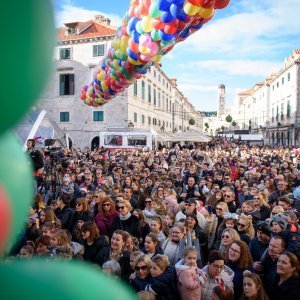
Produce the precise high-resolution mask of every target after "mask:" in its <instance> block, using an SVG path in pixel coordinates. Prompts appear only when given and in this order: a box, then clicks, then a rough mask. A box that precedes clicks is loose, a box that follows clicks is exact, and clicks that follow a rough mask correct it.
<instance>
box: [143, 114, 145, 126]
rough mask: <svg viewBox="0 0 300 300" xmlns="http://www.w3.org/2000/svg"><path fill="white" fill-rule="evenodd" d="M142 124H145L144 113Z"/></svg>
mask: <svg viewBox="0 0 300 300" xmlns="http://www.w3.org/2000/svg"><path fill="white" fill-rule="evenodd" d="M142 124H145V116H144V115H142Z"/></svg>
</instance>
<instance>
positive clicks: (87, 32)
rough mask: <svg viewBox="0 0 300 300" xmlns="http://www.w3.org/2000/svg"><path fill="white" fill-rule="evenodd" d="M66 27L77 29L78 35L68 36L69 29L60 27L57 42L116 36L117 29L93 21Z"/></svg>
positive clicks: (67, 24)
mask: <svg viewBox="0 0 300 300" xmlns="http://www.w3.org/2000/svg"><path fill="white" fill-rule="evenodd" d="M65 25H66V26H67V27H76V29H77V31H76V34H72V35H68V34H67V32H68V29H67V27H60V28H58V29H57V40H58V41H59V42H60V41H70V40H79V39H84V38H93V37H99V36H108V35H115V34H116V29H114V28H110V27H109V26H105V25H103V24H99V23H97V22H95V21H92V20H90V21H87V22H71V23H66V24H65Z"/></svg>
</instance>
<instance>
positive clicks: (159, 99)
mask: <svg viewBox="0 0 300 300" xmlns="http://www.w3.org/2000/svg"><path fill="white" fill-rule="evenodd" d="M158 107H160V92H158Z"/></svg>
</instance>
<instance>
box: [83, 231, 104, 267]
mask: <svg viewBox="0 0 300 300" xmlns="http://www.w3.org/2000/svg"><path fill="white" fill-rule="evenodd" d="M83 246H84V254H83V259H84V260H86V261H89V262H91V263H97V261H96V259H97V255H98V253H99V252H100V251H101V249H102V248H104V247H107V246H109V244H108V239H107V238H106V237H105V236H103V235H101V236H100V237H99V238H97V239H96V240H95V241H94V243H93V244H92V245H88V243H87V242H86V241H84V242H83Z"/></svg>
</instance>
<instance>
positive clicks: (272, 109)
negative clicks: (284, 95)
mask: <svg viewBox="0 0 300 300" xmlns="http://www.w3.org/2000/svg"><path fill="white" fill-rule="evenodd" d="M272 122H274V107H272Z"/></svg>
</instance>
